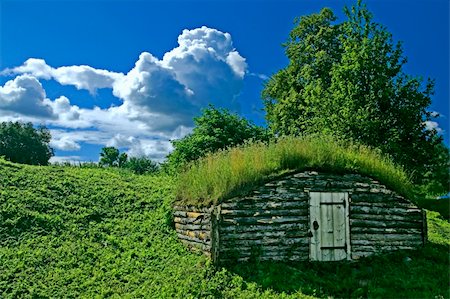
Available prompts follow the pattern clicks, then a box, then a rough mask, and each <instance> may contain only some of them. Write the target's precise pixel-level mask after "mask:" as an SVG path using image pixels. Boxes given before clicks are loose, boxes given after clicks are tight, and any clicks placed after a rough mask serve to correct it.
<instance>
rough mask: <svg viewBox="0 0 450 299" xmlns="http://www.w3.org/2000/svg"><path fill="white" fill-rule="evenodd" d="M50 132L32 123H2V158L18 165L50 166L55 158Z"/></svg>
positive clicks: (0, 134) (0, 153)
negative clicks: (52, 158) (35, 126)
mask: <svg viewBox="0 0 450 299" xmlns="http://www.w3.org/2000/svg"><path fill="white" fill-rule="evenodd" d="M50 139H51V135H50V131H49V130H48V129H47V128H46V127H44V126H40V127H38V128H34V127H33V124H32V123H21V122H2V123H0V156H5V158H6V159H7V160H10V161H12V162H16V163H23V164H32V165H48V161H49V160H50V158H51V157H52V156H53V149H52V148H51V147H50V145H49V143H50Z"/></svg>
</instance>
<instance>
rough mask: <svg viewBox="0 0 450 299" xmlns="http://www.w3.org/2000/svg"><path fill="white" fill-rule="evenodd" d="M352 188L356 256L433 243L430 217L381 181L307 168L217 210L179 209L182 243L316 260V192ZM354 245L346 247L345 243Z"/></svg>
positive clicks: (218, 258) (238, 257)
mask: <svg viewBox="0 0 450 299" xmlns="http://www.w3.org/2000/svg"><path fill="white" fill-rule="evenodd" d="M316 191H317V192H346V193H348V197H349V198H348V205H349V207H348V217H349V234H350V244H348V246H350V247H349V248H350V250H349V259H358V258H361V257H364V256H369V255H372V254H374V253H380V252H385V251H392V250H399V249H414V248H417V247H419V246H421V245H423V244H424V243H425V241H426V238H427V234H426V231H427V229H426V215H425V213H424V211H422V210H421V209H420V208H418V207H417V206H415V205H414V204H413V203H412V202H410V201H409V200H407V199H405V198H403V197H402V196H399V195H397V194H396V193H394V192H392V191H390V190H389V189H387V188H386V187H385V186H384V185H382V184H380V183H379V182H377V181H375V180H373V179H370V178H368V177H364V176H361V175H357V174H344V175H337V174H326V173H317V172H314V171H306V172H301V173H296V174H292V175H289V176H286V177H283V178H280V179H278V180H274V181H272V182H269V183H266V184H264V185H262V186H260V187H258V188H255V189H254V190H253V191H252V192H250V193H249V194H247V195H245V196H240V197H235V198H231V199H227V200H224V201H223V202H222V203H221V204H219V205H218V206H215V207H210V208H203V209H198V208H195V207H189V206H187V207H179V206H178V207H175V215H174V216H175V227H176V231H177V233H178V236H179V237H180V239H181V240H182V242H184V243H186V244H187V245H188V246H189V247H190V248H194V249H199V250H201V251H203V252H205V253H206V254H207V255H209V256H211V257H212V259H213V260H214V261H215V262H219V263H221V262H229V261H248V260H256V259H257V260H260V261H266V260H270V261H303V260H308V259H310V249H309V248H310V247H309V246H310V242H311V238H310V237H311V236H310V235H309V233H310V230H311V227H310V221H309V220H310V219H309V217H310V215H309V211H310V209H309V208H310V201H309V200H310V195H309V194H310V192H316ZM346 246H347V244H346Z"/></svg>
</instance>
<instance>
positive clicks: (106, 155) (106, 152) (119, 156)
mask: <svg viewBox="0 0 450 299" xmlns="http://www.w3.org/2000/svg"><path fill="white" fill-rule="evenodd" d="M127 158H128V156H127V154H126V153H120V152H119V150H118V149H117V148H115V147H113V146H108V147H104V148H102V151H101V153H100V162H99V164H100V165H101V166H109V167H122V166H123V165H124V164H125V163H126V162H127Z"/></svg>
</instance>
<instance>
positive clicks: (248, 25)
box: [0, 0, 449, 161]
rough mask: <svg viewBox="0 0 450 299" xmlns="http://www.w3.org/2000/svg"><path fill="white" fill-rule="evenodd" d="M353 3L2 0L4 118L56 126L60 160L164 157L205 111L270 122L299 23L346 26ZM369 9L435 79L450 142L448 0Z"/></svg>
mask: <svg viewBox="0 0 450 299" xmlns="http://www.w3.org/2000/svg"><path fill="white" fill-rule="evenodd" d="M353 3H354V2H353V1H306V0H305V1H301V0H297V1H287V0H284V1H283V0H275V1H268V0H267V1H262V0H261V1H256V0H247V1H237V0H235V1H217V0H215V1H214V0H213V1H190V0H185V1H105V0H101V1H87V0H86V1H64V0H63V1H31V0H30V1H27V0H18V1H11V0H9V1H8V0H0V26H1V28H0V72H2V75H1V76H0V86H1V89H0V121H5V120H24V121H32V122H34V123H36V124H40V123H41V124H45V125H47V126H48V127H49V128H50V129H51V133H52V136H53V139H52V143H51V144H52V146H53V147H54V148H55V150H56V151H55V152H56V157H55V158H53V160H54V161H62V160H64V159H68V160H75V161H76V160H80V161H97V160H98V156H99V152H100V149H101V147H103V146H105V145H109V146H116V147H119V148H121V149H122V150H123V151H127V152H128V153H129V154H130V155H148V156H150V157H151V158H152V159H156V160H162V159H163V158H164V157H165V155H166V154H167V153H168V152H169V151H170V150H171V146H170V142H169V140H171V139H176V138H180V137H182V136H184V135H185V134H187V133H188V132H189V131H190V130H191V128H192V117H193V116H195V115H198V113H199V110H200V109H201V108H202V107H205V106H207V105H208V103H213V104H215V105H216V106H219V107H225V108H229V109H232V110H234V111H237V112H238V113H239V114H241V115H242V116H245V117H247V118H249V119H251V120H253V121H254V122H255V123H257V124H260V125H263V124H264V114H263V112H262V102H261V99H260V92H261V90H262V86H263V83H264V80H265V78H267V77H268V76H270V75H272V74H273V73H275V72H277V71H278V70H279V69H281V68H283V67H285V66H286V65H287V63H288V61H287V58H286V57H285V55H284V50H283V48H282V47H281V44H282V43H283V42H284V41H285V40H286V39H287V36H288V33H289V31H290V30H291V29H292V28H293V20H294V18H295V17H296V16H301V15H306V14H310V13H314V12H318V11H320V9H321V8H323V7H331V8H332V9H333V11H334V12H335V13H336V15H337V16H338V18H339V19H338V21H339V20H343V19H344V16H343V12H342V9H343V6H344V5H351V4H353ZM366 3H367V6H368V8H369V9H370V10H371V11H372V13H373V14H374V19H375V21H376V22H378V23H381V24H383V25H384V26H386V27H387V29H388V30H389V31H390V32H391V33H392V34H393V37H394V39H395V40H396V41H403V49H404V54H405V55H406V56H407V57H408V63H407V64H406V66H405V68H404V70H405V72H406V73H408V74H410V75H414V76H422V77H423V78H428V77H430V78H434V79H436V92H435V95H434V96H433V104H432V105H431V107H430V110H431V111H437V112H439V113H440V114H441V117H440V118H437V119H436V120H435V121H436V122H435V123H431V124H430V125H431V126H438V129H439V130H442V132H443V134H444V136H445V138H446V142H447V144H448V131H449V119H448V117H449V2H448V0H423V1H400V0H391V1H388V0H376V1H375V0H373V1H366Z"/></svg>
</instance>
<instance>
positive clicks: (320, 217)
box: [309, 192, 350, 261]
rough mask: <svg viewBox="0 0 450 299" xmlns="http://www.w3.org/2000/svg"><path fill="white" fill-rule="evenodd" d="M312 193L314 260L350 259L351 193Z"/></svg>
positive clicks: (311, 255)
mask: <svg viewBox="0 0 450 299" xmlns="http://www.w3.org/2000/svg"><path fill="white" fill-rule="evenodd" d="M309 194H310V208H309V216H310V217H309V218H310V221H309V224H310V233H309V236H310V246H309V256H310V260H312V261H340V260H345V259H350V231H349V218H348V193H345V192H310V193H309Z"/></svg>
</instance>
